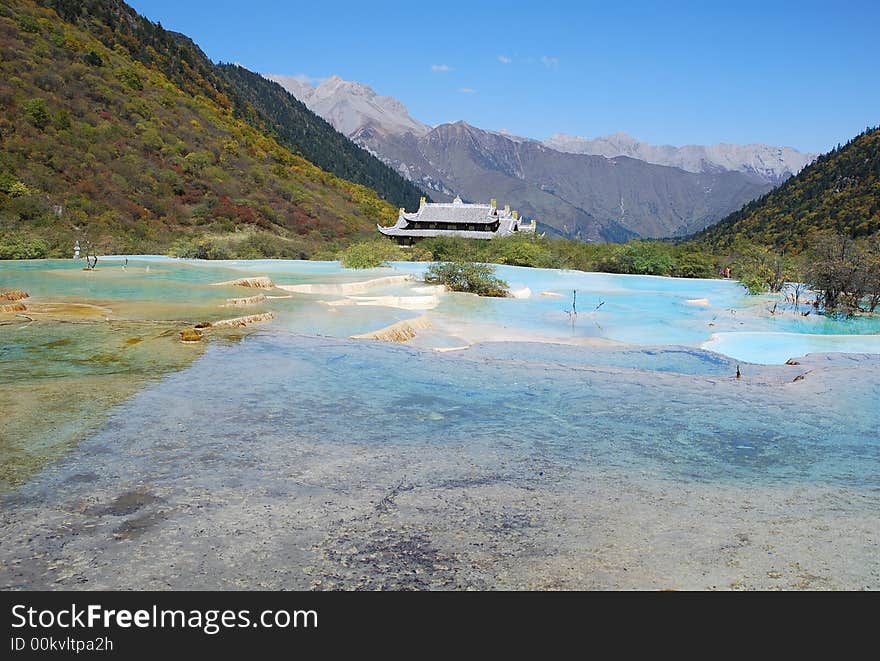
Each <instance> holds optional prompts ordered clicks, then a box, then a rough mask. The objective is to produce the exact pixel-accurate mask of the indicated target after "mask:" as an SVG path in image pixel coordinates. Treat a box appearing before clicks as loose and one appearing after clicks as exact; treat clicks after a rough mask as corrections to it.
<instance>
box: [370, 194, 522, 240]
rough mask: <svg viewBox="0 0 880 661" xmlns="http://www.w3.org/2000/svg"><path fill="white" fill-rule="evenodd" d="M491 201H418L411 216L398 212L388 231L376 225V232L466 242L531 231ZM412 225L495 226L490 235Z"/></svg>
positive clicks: (509, 211)
mask: <svg viewBox="0 0 880 661" xmlns="http://www.w3.org/2000/svg"><path fill="white" fill-rule="evenodd" d="M494 202H495V201H494V200H493V201H492V204H464V203H463V202H462V201H461V198H458V197H456V198H455V201H454V202H452V203H443V204H434V203H430V204H428V203H425V201H424V199H423V200H422V204H421V206H419V210H418V211H416V212H415V213H406V212H405V211H404V210H403V209H401V210H400V215H399V216H398V218H397V222H396V223H394V225H392V226H391V227H382V226H381V225H377V227H378V228H379V232H381V233H382V234H384V235H385V236H409V237H416V238H428V237H435V236H460V237H464V238H466V239H491V238H492V237H493V236H507V235H508V234H512V233H513V232H514V231H517V230H521V231H526V232H528V231H534V227H535V226H534V224H529V225H524V224H523V223H522V222H521V221H520V219H519V218H517V217H515V216H514V213H515V212H511V210H510V207H505V208H503V209H498V208H497V207H496V206H495V204H494ZM414 223H420V224H421V223H437V224H443V225H447V224H448V225H465V226H467V225H473V226H477V225H481V226H485V225H492V224H493V223H498V228H497V229H496V230H494V231H491V230H489V228H486V229H483V230H477V229H473V230H470V229H461V230H456V229H433V228H423V227H416V226H414V225H413V224H414Z"/></svg>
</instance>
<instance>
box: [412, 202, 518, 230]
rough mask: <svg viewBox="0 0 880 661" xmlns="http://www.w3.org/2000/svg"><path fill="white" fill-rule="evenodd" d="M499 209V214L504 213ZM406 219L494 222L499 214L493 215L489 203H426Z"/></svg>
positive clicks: (430, 221) (436, 221)
mask: <svg viewBox="0 0 880 661" xmlns="http://www.w3.org/2000/svg"><path fill="white" fill-rule="evenodd" d="M503 213H504V212H503V211H498V214H499V215H500V214H503ZM403 217H404V218H405V219H406V220H417V221H420V222H423V223H463V224H465V225H467V224H473V223H494V222H495V221H496V220H498V216H493V215H492V207H490V206H489V205H488V204H426V205H425V206H423V207H422V208H421V209H419V210H418V211H417V212H416V213H405V214H403Z"/></svg>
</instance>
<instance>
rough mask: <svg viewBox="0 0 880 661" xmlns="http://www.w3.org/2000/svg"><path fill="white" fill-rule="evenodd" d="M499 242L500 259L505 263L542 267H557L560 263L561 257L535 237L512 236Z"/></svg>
mask: <svg viewBox="0 0 880 661" xmlns="http://www.w3.org/2000/svg"><path fill="white" fill-rule="evenodd" d="M497 243H498V245H497V248H499V249H500V255H499V261H501V262H503V263H504V264H510V265H511V266H531V267H533V268H542V269H543V268H556V267H558V265H559V259H558V258H557V257H556V256H555V255H553V253H552V252H551V251H550V249H549V248H548V247H547V246H545V245H544V244H543V243H541V242H540V240H539V239H536V238H534V237H526V236H523V237H519V236H511V237H505V238H503V239H500V240H498V241H497ZM492 247H493V248H494V247H495V246H492Z"/></svg>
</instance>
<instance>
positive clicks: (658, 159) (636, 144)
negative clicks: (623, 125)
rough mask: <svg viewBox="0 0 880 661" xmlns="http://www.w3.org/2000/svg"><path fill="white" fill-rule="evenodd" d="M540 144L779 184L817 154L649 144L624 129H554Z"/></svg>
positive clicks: (764, 147)
mask: <svg viewBox="0 0 880 661" xmlns="http://www.w3.org/2000/svg"><path fill="white" fill-rule="evenodd" d="M544 144H545V145H547V146H548V147H550V148H551V149H556V150H558V151H564V152H569V153H572V154H592V155H594V156H605V157H608V158H614V157H615V156H629V157H631V158H637V159H639V160H640V161H646V162H647V163H655V164H657V165H669V166H672V167H676V168H681V169H682V170H687V171H688V172H711V171H713V170H731V171H737V172H746V173H751V174H755V175H758V176H759V177H762V178H764V179H766V180H767V181H769V182H770V183H773V184H780V183H782V182H783V181H785V180H786V179H788V178H789V177H791V176H792V175H795V174H797V173H798V172H800V171H801V170H802V169H803V168H804V166H806V165H807V164H808V163H811V162H812V161H814V160H815V158H816V156H817V154H805V153H802V152H799V151H798V150H796V149H793V148H791V147H774V146H771V145H761V144H751V145H735V144H724V143H722V144H716V145H686V146H684V147H673V146H671V145H652V144H649V143H647V142H641V141H639V140H637V139H635V138H633V137H632V136H630V135H627V134H626V133H615V134H613V135H606V136H602V137H599V138H592V139H591V138H581V137H576V136H570V135H566V134H564V133H557V134H555V135H553V136H551V137H550V138H548V139H547V140H544Z"/></svg>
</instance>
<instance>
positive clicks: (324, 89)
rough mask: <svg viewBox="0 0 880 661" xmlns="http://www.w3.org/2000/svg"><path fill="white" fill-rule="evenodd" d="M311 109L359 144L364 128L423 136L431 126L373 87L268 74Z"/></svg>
mask: <svg viewBox="0 0 880 661" xmlns="http://www.w3.org/2000/svg"><path fill="white" fill-rule="evenodd" d="M266 78H268V79H269V80H274V81H275V82H276V83H278V84H279V85H281V86H282V87H283V88H284V89H286V90H287V91H288V92H290V93H291V94H293V96H295V97H296V98H297V99H299V100H300V101H302V102H303V103H304V104H306V106H307V107H308V109H309V110H311V111H312V112H314V113H315V114H317V115H320V116H321V117H323V118H324V119H326V120H327V121H328V122H330V123H331V124H332V125H333V127H334V128H335V129H336V130H337V131H339V132H340V133H343V134H345V135H347V136H348V137H350V138H352V139H353V140H355V141H357V140H356V138H357V136H358V134H359V133H360V132H361V131H363V130H364V129H372V131H374V132H378V133H380V134H386V135H389V134H402V133H412V134H414V135H417V136H421V135H424V134H425V133H427V132H428V131H429V130H430V129H431V127H430V126H428V125H426V124H422V122H420V121H418V120H416V119H413V118H412V117H411V116H410V114H409V111H407V109H406V106H404V105H403V104H402V103H401V102H400V101H398V100H397V99H395V98H394V97H390V96H379V95H378V94H376V92H375V91H373V89H372V88H371V87H368V86H367V85H363V84H361V83H356V82H351V81H348V80H342V78H339V77H338V76H331V77H330V78H327V79H325V80H323V81H321V83H320V84H319V85H317V86H314V85H310V84H309V83H307V82H304V81H303V80H302V79H300V78H297V77H294V76H282V75H276V74H266Z"/></svg>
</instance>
